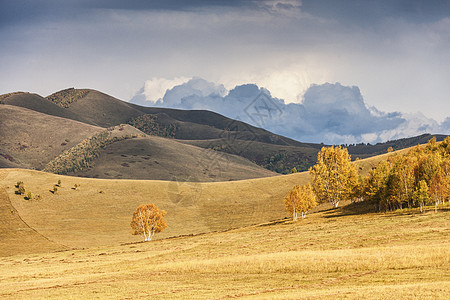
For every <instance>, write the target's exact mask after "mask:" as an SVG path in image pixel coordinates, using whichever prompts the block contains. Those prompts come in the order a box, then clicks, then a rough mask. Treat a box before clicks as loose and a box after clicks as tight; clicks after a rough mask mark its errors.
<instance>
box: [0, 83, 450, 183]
mask: <svg viewBox="0 0 450 300" xmlns="http://www.w3.org/2000/svg"><path fill="white" fill-rule="evenodd" d="M0 103H3V104H7V105H14V106H20V107H25V108H29V109H33V110H36V111H39V112H42V113H46V114H48V115H53V116H59V117H63V118H66V119H71V120H76V121H80V122H84V123H86V124H89V125H95V126H97V127H102V128H108V127H111V126H117V125H119V124H125V123H127V124H130V125H132V126H134V127H136V128H137V129H139V130H141V131H143V132H145V133H146V134H148V135H151V136H160V137H165V138H170V139H172V140H176V141H179V142H182V143H185V144H189V145H193V146H197V147H201V148H204V149H212V150H215V151H219V152H220V154H217V155H216V156H220V157H222V156H226V154H232V155H235V156H241V157H242V158H245V159H247V160H248V161H250V162H253V163H254V164H257V165H259V166H261V167H263V168H266V169H268V170H270V171H273V172H277V173H284V174H287V173H289V172H290V171H291V169H292V168H293V167H295V168H296V169H297V170H298V171H304V170H307V169H308V168H309V167H310V166H311V165H313V164H314V163H315V162H316V154H317V152H318V151H319V150H320V148H321V147H322V146H323V145H322V144H311V143H301V142H298V141H294V140H292V139H289V138H286V137H282V136H279V135H276V134H273V133H271V132H268V131H266V130H264V129H261V128H257V127H254V126H251V125H248V124H246V123H243V122H240V121H236V120H231V119H229V118H226V117H224V116H222V115H219V114H217V113H214V112H210V111H184V110H177V109H166V108H152V107H141V106H138V105H134V104H131V103H128V102H124V101H121V100H119V99H116V98H114V97H111V96H109V95H106V94H104V93H101V92H98V91H95V90H90V89H73V88H71V89H66V90H62V91H59V92H56V93H54V94H52V95H50V96H48V97H46V98H43V97H41V96H39V95H35V94H30V93H12V94H7V95H2V96H0ZM10 135H11V134H10ZM431 137H432V135H427V134H426V135H421V136H418V137H412V138H407V139H401V140H396V141H388V142H386V143H379V144H376V145H370V144H358V145H349V146H348V150H349V153H350V154H351V155H352V158H353V159H356V158H368V157H371V156H375V155H380V154H383V153H386V150H387V149H388V148H389V147H392V148H393V149H394V150H400V149H403V148H408V147H411V146H414V145H417V144H422V143H426V142H427V141H428V140H429V139H430V138H431ZM436 137H437V140H438V141H440V140H443V139H444V138H445V136H443V135H437V136H436ZM155 140H156V139H155ZM127 143H128V142H123V143H120V145H121V147H120V148H121V150H120V151H121V152H123V151H125V150H126V148H127V147H126V146H125V147H123V146H124V145H125V144H127ZM132 143H134V144H135V143H141V142H137V141H133V142H132ZM168 143H169V142H168ZM169 144H171V143H169ZM146 145H147V146H148V145H150V144H148V143H147V144H146ZM177 145H180V144H177ZM116 146H118V145H115V146H112V147H113V148H114V147H116ZM143 146H144V148H145V145H143ZM131 148H133V147H131ZM133 149H134V148H133ZM180 149H183V147H182V146H180ZM109 152H111V153H116V150H114V149H111V151H109ZM208 153H209V152H208ZM223 153H226V154H223ZM3 154H5V155H10V154H8V153H3ZM122 154H124V155H127V154H126V153H122ZM110 155H113V154H110ZM134 155H140V154H139V153H137V154H134ZM235 156H234V158H235ZM227 157H228V156H227ZM8 158H9V157H8V156H6V158H5V159H4V160H3V161H0V167H31V168H32V167H35V168H36V166H33V165H26V164H22V165H21V164H16V163H14V162H13V161H10V160H9V159H8ZM102 158H105V156H102ZM194 160H195V161H199V160H203V158H202V157H197V158H194ZM100 161H102V162H103V160H100ZM131 161H132V160H131ZM121 163H124V164H128V165H130V163H129V161H122V162H121ZM246 164H247V165H248V163H247V162H246ZM99 168H100V169H101V170H100V169H99V171H94V170H91V171H90V172H89V174H88V175H87V176H95V177H97V176H100V178H130V174H136V176H137V177H136V178H140V179H155V177H145V176H144V175H142V172H141V173H139V172H135V171H133V172H124V174H122V173H121V171H125V169H124V168H127V167H123V168H122V167H118V166H117V167H116V168H115V169H114V170H111V172H108V170H106V169H105V167H101V166H99ZM38 169H39V168H38ZM119 170H120V171H119ZM130 170H131V169H130ZM198 171H199V170H197V171H196V172H197V173H195V174H184V175H183V176H184V177H185V178H187V177H189V176H192V177H198V178H201V177H202V176H203V175H202V173H198ZM105 173H106V174H105ZM170 173H173V176H180V173H179V172H178V173H174V172H172V171H169V172H166V173H164V174H165V175H164V177H161V178H159V179H167V178H168V177H169V175H172V174H170ZM249 173H251V172H249ZM108 174H110V175H108ZM111 174H112V175H111ZM137 174H139V175H137ZM155 174H156V173H155ZM161 174H162V173H161ZM78 175H81V174H78ZM119 175H122V177H120V176H119ZM143 176H144V177H143ZM257 176H259V175H257V174H255V175H254V176H251V177H257ZM213 177H214V174H213V176H212V177H208V176H206V178H209V179H208V180H211V179H212V178H213ZM216 177H217V175H216ZM251 177H249V178H251ZM217 178H219V177H217ZM232 178H241V179H242V177H239V176H237V177H233V176H231V177H229V179H232Z"/></svg>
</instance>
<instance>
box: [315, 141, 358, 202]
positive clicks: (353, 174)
mask: <svg viewBox="0 0 450 300" xmlns="http://www.w3.org/2000/svg"><path fill="white" fill-rule="evenodd" d="M309 173H310V175H311V177H312V182H313V189H314V192H315V193H316V196H317V198H318V199H319V201H320V202H326V201H329V202H331V203H332V204H333V206H334V207H338V205H339V202H340V201H341V200H344V199H347V198H349V197H350V196H351V194H352V192H353V190H354V188H355V187H356V186H357V185H358V173H357V170H356V167H355V165H354V164H352V163H351V161H350V155H349V154H348V151H347V149H345V148H341V147H333V146H331V147H323V148H322V149H321V150H320V152H319V153H318V154H317V164H316V165H314V166H312V167H311V168H310V169H309Z"/></svg>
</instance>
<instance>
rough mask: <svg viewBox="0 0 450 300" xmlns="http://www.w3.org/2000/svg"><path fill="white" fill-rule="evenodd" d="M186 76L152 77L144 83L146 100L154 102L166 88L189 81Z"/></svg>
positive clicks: (162, 95) (162, 94) (161, 95)
mask: <svg viewBox="0 0 450 300" xmlns="http://www.w3.org/2000/svg"><path fill="white" fill-rule="evenodd" d="M190 79H191V78H188V77H175V78H173V79H167V78H156V77H154V78H152V79H150V80H147V81H146V82H145V84H144V95H145V99H146V100H147V101H152V102H156V101H158V100H159V99H161V98H162V97H164V94H165V93H166V91H167V90H168V89H171V88H173V87H174V86H176V85H180V84H182V83H185V82H187V81H189V80H190Z"/></svg>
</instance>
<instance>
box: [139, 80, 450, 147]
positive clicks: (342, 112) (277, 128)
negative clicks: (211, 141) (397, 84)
mask: <svg viewBox="0 0 450 300" xmlns="http://www.w3.org/2000/svg"><path fill="white" fill-rule="evenodd" d="M154 81H155V80H154ZM154 81H152V82H154ZM143 90H144V88H143V89H141V95H142V94H143V92H142V91H143ZM262 92H265V93H266V95H267V96H266V98H264V100H263V102H258V101H259V100H255V99H258V96H259V95H260V94H261V93H262ZM271 92H272V91H269V90H266V89H265V88H262V87H261V88H260V87H258V86H257V85H255V84H244V85H238V86H236V87H234V88H233V89H231V90H230V91H227V90H226V89H225V87H224V86H223V85H221V84H216V83H213V82H208V81H206V80H204V79H201V78H193V79H191V80H189V81H188V82H184V83H182V84H180V85H176V86H174V87H172V88H170V89H168V90H167V91H166V93H165V94H164V97H163V98H162V99H160V100H158V101H157V102H156V103H155V105H156V106H160V107H168V108H178V109H189V110H191V109H205V110H210V111H215V112H217V113H220V114H222V115H225V116H227V117H229V118H233V119H239V120H242V121H244V122H247V123H250V124H252V125H254V126H258V127H263V128H265V129H267V130H269V131H272V132H274V133H277V134H280V135H283V136H287V137H290V138H293V139H296V140H298V141H302V142H315V143H321V142H324V143H326V144H354V143H361V142H363V143H371V144H373V143H377V142H384V141H387V140H393V139H399V138H405V137H411V136H416V135H419V134H422V133H446V132H447V133H448V131H450V128H449V127H450V125H449V124H450V121H449V120H450V118H449V119H447V121H446V122H443V123H442V124H439V123H438V122H436V121H435V120H433V119H430V118H427V117H425V116H424V115H423V114H422V113H415V114H401V113H397V112H394V113H385V112H382V111H380V110H378V109H377V108H375V107H369V106H367V104H366V103H365V101H364V98H363V96H362V94H361V92H360V90H359V88H358V87H356V86H352V87H348V86H343V85H341V84H339V83H335V84H330V83H325V84H321V85H312V86H310V87H309V88H308V89H307V90H306V92H305V93H304V95H303V101H302V102H301V103H285V101H284V100H281V99H277V98H275V97H273V96H272V95H271ZM135 98H136V97H135ZM133 102H135V103H138V102H137V101H136V99H133ZM147 103H148V102H147ZM264 107H266V108H267V107H270V109H271V111H269V110H267V111H264V109H265V108H264ZM255 114H257V116H256V117H255Z"/></svg>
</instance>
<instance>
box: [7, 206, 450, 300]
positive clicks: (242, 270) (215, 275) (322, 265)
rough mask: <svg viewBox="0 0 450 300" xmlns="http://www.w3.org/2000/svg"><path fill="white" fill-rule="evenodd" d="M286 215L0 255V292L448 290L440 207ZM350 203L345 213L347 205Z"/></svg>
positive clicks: (211, 294) (279, 294) (345, 293)
mask: <svg viewBox="0 0 450 300" xmlns="http://www.w3.org/2000/svg"><path fill="white" fill-rule="evenodd" d="M351 212H352V211H351V210H349V209H338V210H327V209H325V210H323V211H319V212H316V213H313V214H311V215H310V216H308V217H307V219H305V220H303V221H299V222H297V223H295V224H292V223H290V222H286V223H274V224H266V225H265V226H252V227H247V228H241V229H236V230H231V231H227V232H221V233H209V234H204V235H198V236H192V237H179V238H174V239H165V240H156V241H152V242H149V243H135V244H125V245H120V246H113V247H106V248H105V247H102V248H92V249H86V250H70V251H64V252H56V253H47V254H34V255H28V256H20V255H16V256H12V257H5V258H2V259H0V265H1V268H0V278H1V280H0V297H2V298H4V299H9V298H14V299H20V298H22V299H29V298H33V299H39V298H50V299H52V298H75V299H86V298H89V299H92V298H111V299H140V298H150V297H151V298H156V299H167V298H170V299H227V298H244V299H317V298H327V299H329V298H332V299H392V298H396V299H448V296H449V293H450V268H449V266H450V264H449V263H450V242H449V228H450V227H449V226H450V221H449V211H440V212H438V213H437V214H434V213H432V212H431V211H430V212H427V213H424V214H420V213H418V211H417V210H412V211H403V212H397V213H389V214H365V215H352V214H351ZM349 213H350V214H349Z"/></svg>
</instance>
